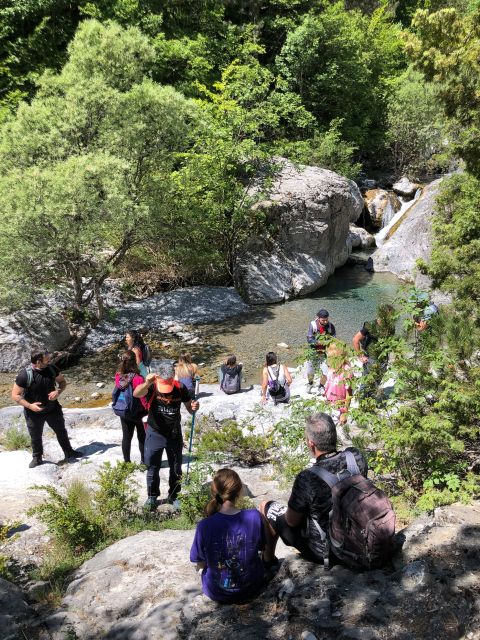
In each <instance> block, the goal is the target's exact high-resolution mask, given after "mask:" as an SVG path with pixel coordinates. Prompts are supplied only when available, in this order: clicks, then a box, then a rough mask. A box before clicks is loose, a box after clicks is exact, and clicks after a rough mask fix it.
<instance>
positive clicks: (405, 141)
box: [387, 68, 448, 176]
mask: <svg viewBox="0 0 480 640" xmlns="http://www.w3.org/2000/svg"><path fill="white" fill-rule="evenodd" d="M392 89H393V91H392V94H391V96H390V99H389V105H388V130H387V141H388V142H389V144H390V148H391V152H392V155H393V164H394V169H395V173H397V174H399V173H408V174H412V175H414V176H418V175H424V174H431V173H433V172H434V171H435V170H438V169H439V168H443V166H444V164H445V162H446V161H447V140H448V138H447V135H448V133H447V123H446V120H445V117H444V115H443V109H442V106H441V104H440V102H439V100H438V98H437V89H436V87H435V86H434V85H433V84H431V83H428V82H425V80H424V78H423V76H422V75H421V74H420V73H419V72H418V71H414V70H413V69H412V68H409V69H407V71H405V73H403V74H402V75H401V76H399V77H398V78H395V80H394V81H393V84H392Z"/></svg>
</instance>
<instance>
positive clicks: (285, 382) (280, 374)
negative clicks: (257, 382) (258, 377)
mask: <svg viewBox="0 0 480 640" xmlns="http://www.w3.org/2000/svg"><path fill="white" fill-rule="evenodd" d="M265 364H266V366H265V367H264V368H263V377H262V402H263V403H265V402H267V399H268V397H270V398H272V399H273V402H274V404H278V403H279V402H288V401H289V400H290V385H291V384H292V376H291V375H290V371H289V370H288V369H287V367H285V366H284V365H283V364H278V358H277V354H276V353H274V352H273V351H269V352H268V353H267V356H266V359H265Z"/></svg>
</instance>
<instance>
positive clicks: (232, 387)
mask: <svg viewBox="0 0 480 640" xmlns="http://www.w3.org/2000/svg"><path fill="white" fill-rule="evenodd" d="M241 375H242V372H241V370H240V371H239V370H238V366H237V367H236V368H235V374H234V375H232V374H231V373H229V371H228V370H227V371H225V372H224V373H223V378H222V382H221V384H220V389H222V391H224V392H225V393H226V394H227V395H228V396H230V395H232V394H233V393H238V392H239V391H240V386H241Z"/></svg>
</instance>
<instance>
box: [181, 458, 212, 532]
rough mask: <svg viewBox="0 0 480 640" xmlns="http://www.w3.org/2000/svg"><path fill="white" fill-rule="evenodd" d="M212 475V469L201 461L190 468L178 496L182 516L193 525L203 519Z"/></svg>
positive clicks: (208, 498)
mask: <svg viewBox="0 0 480 640" xmlns="http://www.w3.org/2000/svg"><path fill="white" fill-rule="evenodd" d="M213 475H214V470H213V467H212V466H211V465H210V464H208V463H207V462H204V461H202V460H197V461H195V462H194V463H193V464H192V465H191V466H190V474H189V476H188V482H185V483H184V484H183V485H182V493H181V494H180V496H179V499H180V508H181V512H182V515H183V516H184V517H185V518H186V519H187V520H188V521H189V522H190V523H191V524H195V523H196V522H198V521H199V520H200V519H201V518H202V517H203V515H204V514H203V510H204V509H205V505H206V504H207V502H208V501H209V500H210V481H211V479H212V477H213Z"/></svg>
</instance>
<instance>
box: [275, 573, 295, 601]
mask: <svg viewBox="0 0 480 640" xmlns="http://www.w3.org/2000/svg"><path fill="white" fill-rule="evenodd" d="M294 589H295V585H294V584H293V580H291V579H290V578H287V579H286V580H283V582H282V586H281V587H280V590H279V592H278V597H279V599H280V600H282V599H283V598H285V596H288V595H290V594H291V593H293V590H294Z"/></svg>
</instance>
